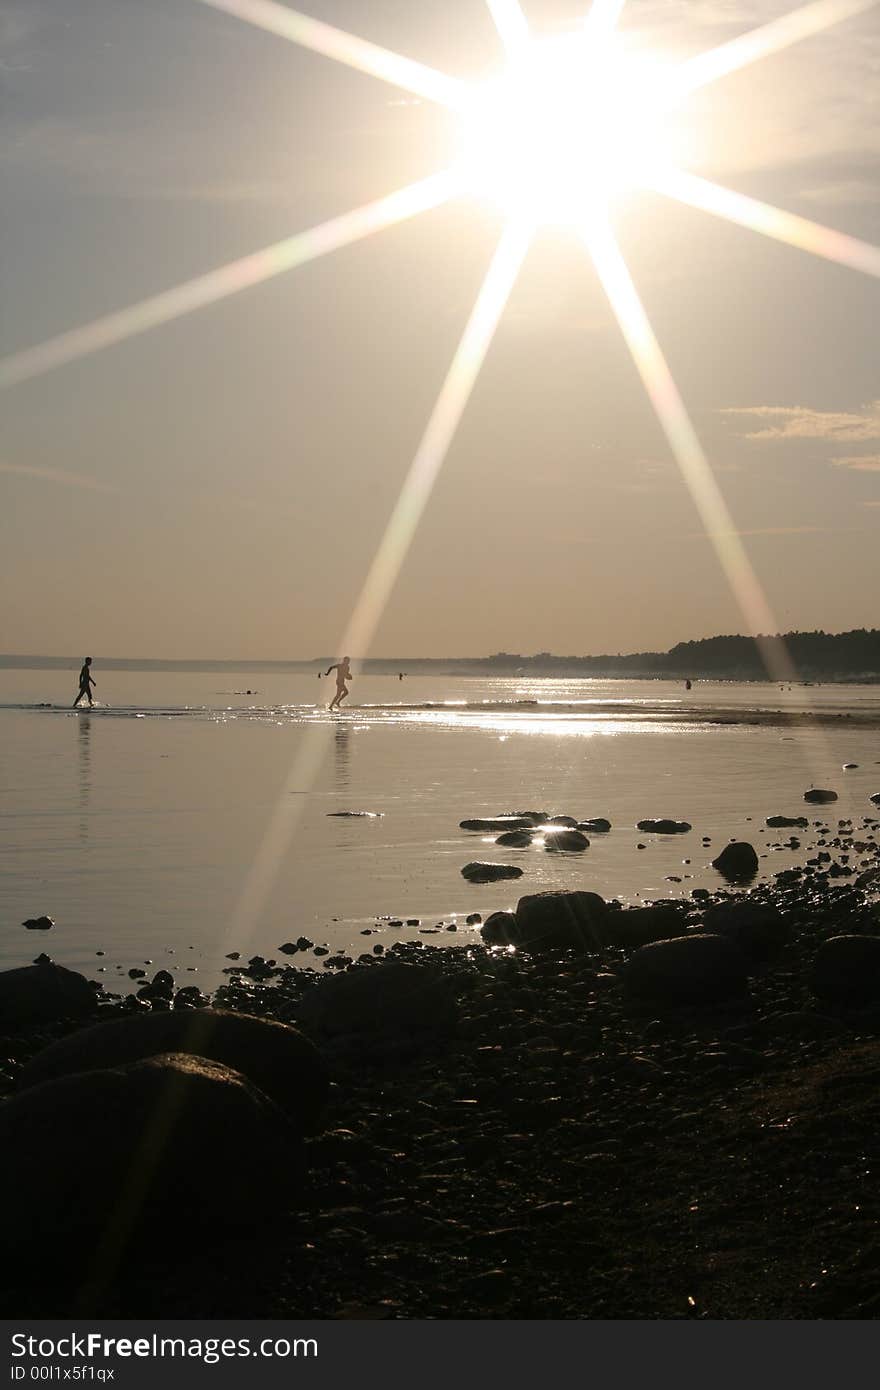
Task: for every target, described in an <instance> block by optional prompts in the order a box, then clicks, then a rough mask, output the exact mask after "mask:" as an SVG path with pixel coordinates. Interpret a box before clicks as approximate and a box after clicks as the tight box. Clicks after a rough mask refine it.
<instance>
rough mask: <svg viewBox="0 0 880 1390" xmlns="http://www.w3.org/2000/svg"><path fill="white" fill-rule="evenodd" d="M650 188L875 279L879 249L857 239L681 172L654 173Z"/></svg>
mask: <svg viewBox="0 0 880 1390" xmlns="http://www.w3.org/2000/svg"><path fill="white" fill-rule="evenodd" d="M650 186H651V188H653V189H654V191H655V192H657V193H663V194H665V195H667V196H668V197H670V198H675V199H677V200H678V202H680V203H687V204H688V205H689V206H690V207H695V208H701V209H702V210H703V211H704V212H711V213H714V214H715V216H716V217H726V218H727V220H728V222H736V223H738V224H739V225H740V226H741V227H749V228H751V230H752V231H754V232H761V233H763V235H764V236H767V237H772V238H773V239H774V240H776V241H784V242H786V243H787V244H788V245H789V246H795V247H797V248H798V249H799V250H801V251H809V252H811V253H812V255H814V256H822V257H824V259H825V260H827V261H837V263H838V264H839V265H845V266H850V267H851V268H852V269H853V270H861V271H864V273H865V274H866V275H878V276H880V248H878V247H876V246H872V245H871V244H870V243H869V242H867V241H859V239H858V238H857V237H852V236H847V235H846V234H845V233H844V232H835V231H833V230H832V229H831V228H830V227H823V226H822V224H821V223H819V222H811V221H809V219H808V218H806V217H798V216H797V215H796V214H795V213H792V212H783V211H782V210H781V209H780V208H775V207H773V206H772V204H770V203H762V202H759V201H758V199H757V198H749V197H747V196H746V195H745V194H744V193H735V192H734V191H733V189H730V188H722V187H721V186H720V184H717V183H710V182H709V181H708V180H707V179H701V178H698V177H697V175H696V174H688V173H685V172H684V170H682V169H665V170H663V171H660V172H655V173H654V174H652V176H651V179H650Z"/></svg>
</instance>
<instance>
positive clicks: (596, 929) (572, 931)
mask: <svg viewBox="0 0 880 1390" xmlns="http://www.w3.org/2000/svg"><path fill="white" fill-rule="evenodd" d="M607 915H608V909H607V906H606V904H605V900H604V898H601V897H600V896H599V894H598V893H586V892H574V893H565V892H551V893H531V894H529V895H528V896H526V897H524V898H520V900H519V902H518V903H517V905H516V939H515V941H514V943H513V944H514V945H516V946H518V947H520V948H522V949H523V950H527V951H547V950H557V949H559V948H560V947H561V948H565V947H574V948H575V949H577V950H581V951H584V950H586V951H596V950H599V949H601V947H602V945H603V942H604V926H605V919H606V917H607Z"/></svg>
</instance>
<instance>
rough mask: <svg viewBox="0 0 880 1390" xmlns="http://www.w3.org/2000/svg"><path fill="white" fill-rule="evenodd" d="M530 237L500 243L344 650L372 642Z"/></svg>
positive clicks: (513, 229)
mask: <svg viewBox="0 0 880 1390" xmlns="http://www.w3.org/2000/svg"><path fill="white" fill-rule="evenodd" d="M531 237H532V227H531V224H529V223H526V222H524V221H514V222H511V223H509V224H508V226H507V228H506V230H505V232H504V235H503V236H502V238H501V241H500V243H499V245H498V249H497V251H496V253H495V256H494V258H493V261H492V264H491V266H490V267H489V270H488V273H487V275H486V278H485V280H484V282H483V285H482V288H481V289H480V292H479V295H478V296H477V302H476V304H475V305H474V309H473V312H472V314H471V317H470V319H469V321H468V324H467V327H466V328H465V331H464V334H463V336H462V339H461V342H460V343H459V345H458V348H457V350H456V353H455V357H454V358H453V360H452V365H451V366H450V368H449V372H448V374H447V376H446V380H445V381H444V383H443V386H442V388H441V390H440V394H439V395H438V397H437V401H436V403H435V405H434V408H433V410H432V412H431V416H430V419H429V420H428V424H427V427H426V429H425V433H424V435H423V436H422V440H421V443H420V444H419V447H418V449H417V450H416V454H415V457H414V458H413V461H412V463H411V465H410V469H409V472H408V473H407V476H406V478H405V480H404V483H403V486H402V488H401V490H400V494H399V496H398V499H397V502H396V503H395V506H394V510H393V512H392V513H391V517H390V518H389V521H388V524H387V526H386V528H385V532H384V534H383V536H382V540H381V541H380V543H379V548H378V550H377V551H376V555H375V558H374V560H373V563H372V565H371V566H370V570H369V573H368V574H367V577H366V579H365V580H364V584H363V587H362V589H361V594H360V597H359V598H358V601H357V604H356V605H355V609H354V612H353V614H352V617H351V621H350V622H349V624H348V627H347V628H346V631H345V634H344V636H343V639H342V642H341V648H342V650H343V651H358V652H365V651H366V649H367V647H368V645H369V643H370V640H371V638H372V636H373V633H374V631H375V629H376V625H377V624H378V622H379V619H380V617H381V615H382V612H383V611H384V608H385V605H386V603H387V601H388V597H389V595H390V593H391V590H392V588H393V586H394V582H395V579H396V578H397V575H398V573H399V571H400V567H401V565H402V564H403V561H404V559H405V556H406V553H407V551H408V549H409V546H410V542H411V541H412V538H413V535H414V533H415V530H416V527H417V526H418V523H419V520H420V518H421V516H422V513H423V511H424V509H425V506H426V504H427V501H428V498H429V496H430V494H431V490H432V489H433V486H434V483H435V481H436V478H437V474H438V473H439V471H440V468H441V466H442V464H443V460H444V459H445V457H446V454H447V451H448V449H449V446H450V444H451V442H452V439H453V436H454V435H455V432H456V430H457V428H458V425H459V422H460V420H461V417H462V415H463V414H464V410H465V407H466V405H467V403H468V400H469V399H470V395H471V391H472V390H473V386H474V382H475V381H476V379H477V376H478V375H479V371H480V368H481V366H482V364H483V361H484V359H485V356H486V353H487V352H488V349H489V344H490V343H491V341H492V338H493V336H494V333H495V329H496V327H497V325H498V320H499V319H500V317H501V314H502V312H503V310H504V306H505V304H506V303H507V300H508V298H509V296H510V292H511V290H512V289H513V286H514V283H515V281H516V278H517V276H518V274H519V271H520V267H521V265H522V262H523V260H524V258H525V255H526V252H527V250H528V246H529V242H530V240H531Z"/></svg>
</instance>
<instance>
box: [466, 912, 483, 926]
mask: <svg viewBox="0 0 880 1390" xmlns="http://www.w3.org/2000/svg"><path fill="white" fill-rule="evenodd" d="M464 920H465V922H466V923H467V925H468V926H469V927H478V926H479V925H480V923H481V922H482V920H483V917H482V914H481V913H479V912H469V913H468V915H467V917H465V919H464Z"/></svg>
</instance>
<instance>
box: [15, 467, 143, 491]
mask: <svg viewBox="0 0 880 1390" xmlns="http://www.w3.org/2000/svg"><path fill="white" fill-rule="evenodd" d="M0 473H15V474H21V475H22V476H23V477H25V478H39V479H40V480H41V481H42V482H46V483H61V484H62V485H63V486H64V487H79V488H86V489H87V490H88V491H89V492H118V490H119V489H118V488H115V487H111V485H110V484H109V483H102V482H101V481H100V479H98V478H92V477H90V476H89V475H88V474H87V473H68V472H67V470H66V469H63V468H38V467H36V466H34V465H32V464H28V463H0Z"/></svg>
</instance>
